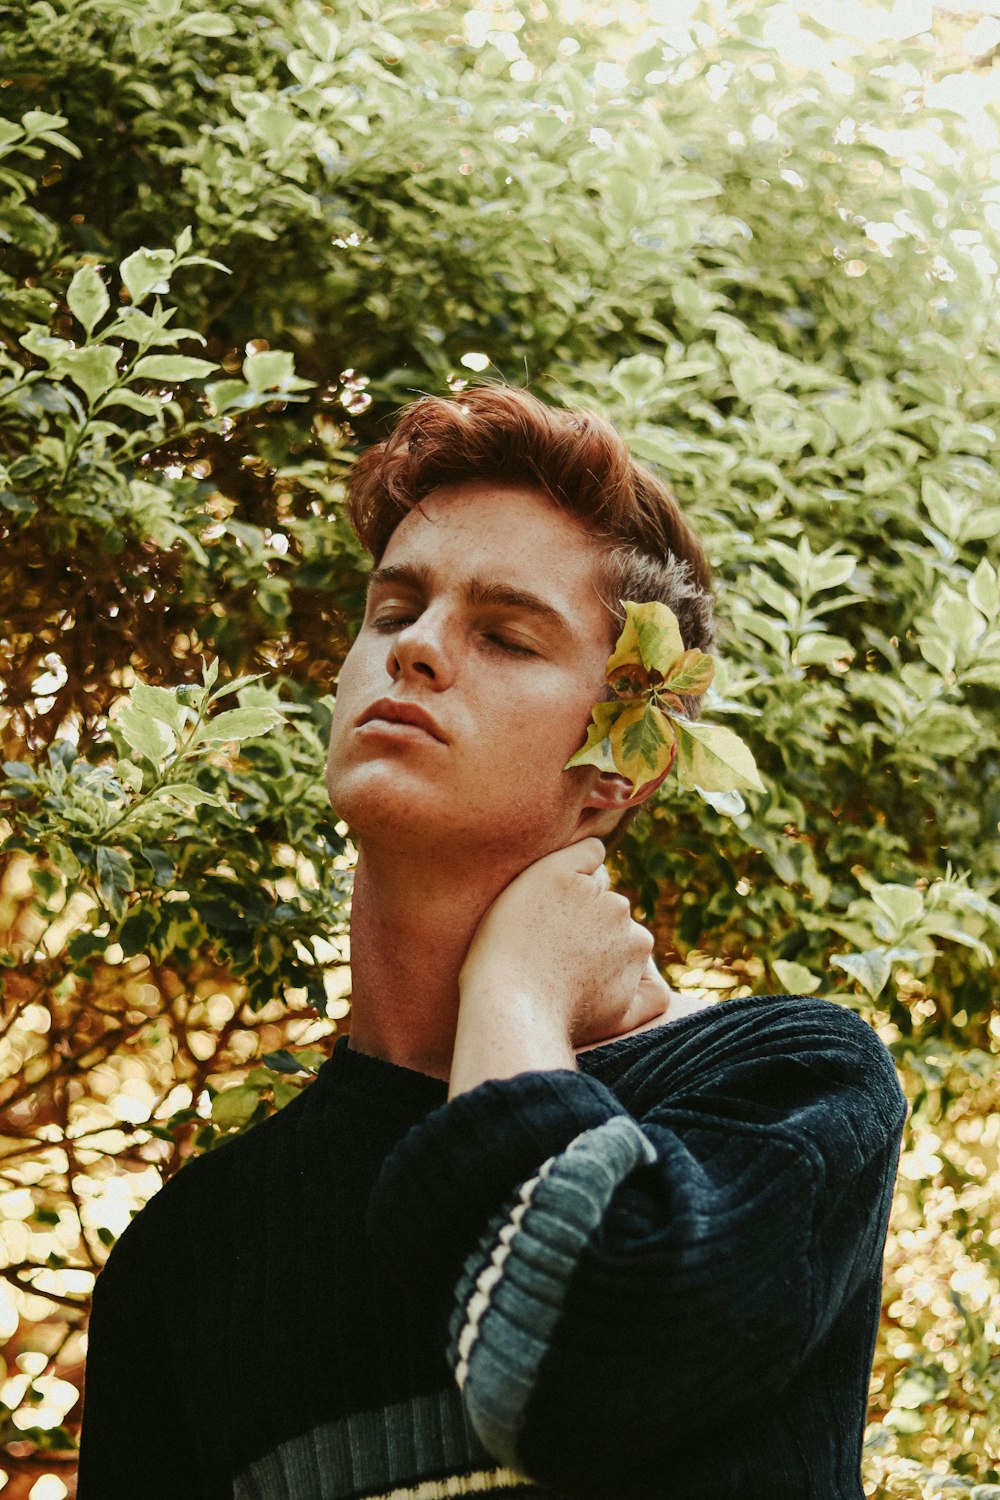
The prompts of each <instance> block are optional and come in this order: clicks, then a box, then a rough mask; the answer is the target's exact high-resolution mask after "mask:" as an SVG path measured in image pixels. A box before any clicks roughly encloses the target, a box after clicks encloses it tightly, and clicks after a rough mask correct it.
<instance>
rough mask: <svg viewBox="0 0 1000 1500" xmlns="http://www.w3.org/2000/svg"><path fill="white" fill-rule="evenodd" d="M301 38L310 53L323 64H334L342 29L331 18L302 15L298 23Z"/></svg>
mask: <svg viewBox="0 0 1000 1500" xmlns="http://www.w3.org/2000/svg"><path fill="white" fill-rule="evenodd" d="M298 32H299V36H300V37H301V38H302V40H303V41H304V42H305V44H306V46H307V47H308V48H309V50H310V52H312V53H314V54H315V56H316V57H318V58H320V59H321V61H323V62H332V61H333V59H334V58H335V57H336V55H337V48H338V47H339V46H340V29H339V27H337V26H336V25H334V23H333V21H332V20H331V19H330V18H329V16H324V15H309V14H306V15H302V16H300V19H299V22H298Z"/></svg>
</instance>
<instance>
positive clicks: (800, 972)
mask: <svg viewBox="0 0 1000 1500" xmlns="http://www.w3.org/2000/svg"><path fill="white" fill-rule="evenodd" d="M771 968H772V969H773V970H774V972H775V974H776V975H777V978H778V983H779V984H781V985H783V986H784V988H785V990H786V992H787V993H788V994H789V995H812V994H815V992H816V991H817V990H818V989H819V987H820V980H819V979H818V978H817V977H816V975H815V974H813V973H811V972H810V970H809V969H807V968H806V967H805V965H804V964H797V963H793V962H792V961H791V960H790V959H787V958H773V959H772V960H771Z"/></svg>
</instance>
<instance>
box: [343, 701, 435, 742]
mask: <svg viewBox="0 0 1000 1500" xmlns="http://www.w3.org/2000/svg"><path fill="white" fill-rule="evenodd" d="M375 719H381V720H383V721H385V722H387V723H389V724H412V725H413V726H414V728H416V729H423V730H424V731H425V733H427V734H429V735H432V736H433V738H434V739H436V740H440V742H441V744H442V745H446V744H447V743H448V741H447V738H446V737H445V735H444V733H443V732H442V730H441V729H440V727H439V726H438V724H437V723H436V722H435V721H434V719H432V718H431V716H430V714H429V713H428V712H427V711H426V709H423V708H421V707H420V706H419V705H418V704H416V703H406V702H403V701H402V700H400V699H398V698H379V700H378V702H377V703H373V704H372V705H371V707H370V708H366V709H365V711H364V713H363V714H362V715H361V718H360V719H359V720H358V728H359V729H360V728H361V727H362V725H364V724H370V723H372V721H373V720H375Z"/></svg>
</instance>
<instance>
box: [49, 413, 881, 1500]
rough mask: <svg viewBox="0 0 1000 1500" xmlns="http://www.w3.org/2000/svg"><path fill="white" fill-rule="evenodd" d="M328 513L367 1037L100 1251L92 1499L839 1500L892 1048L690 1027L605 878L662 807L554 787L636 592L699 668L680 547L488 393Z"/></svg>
mask: <svg viewBox="0 0 1000 1500" xmlns="http://www.w3.org/2000/svg"><path fill="white" fill-rule="evenodd" d="M351 503H352V516H353V519H354V522H355V525H356V527H357V529H358V532H359V535H360V536H361V538H362V540H363V541H365V543H366V544H367V545H368V546H369V547H370V548H371V550H372V551H373V553H374V556H375V562H376V567H375V571H374V572H373V574H372V579H371V585H370V590H369V595H368V602H367V609H366V613H365V618H364V623H363V625H362V628H361V631H360V634H359V635H358V638H357V640H356V642H355V644H354V646H353V647H352V649H351V652H350V654H349V656H348V658H347V661H346V663H345V665H344V669H343V672H342V675H341V679H340V684H339V690H338V698H337V707H336V712H335V715H334V723H333V730H332V734H331V739H330V752H329V760H328V786H329V791H330V797H331V801H332V803H333V806H334V807H335V808H336V809H337V811H338V812H339V813H340V814H341V816H342V817H344V818H345V819H346V820H347V821H348V823H349V824H350V825H351V827H352V829H353V831H354V833H355V836H356V838H357V841H358V847H359V859H358V870H357V878H356V885H355V895H354V901H353V908H352V922H351V942H352V971H353V1000H352V1013H351V1025H350V1037H349V1039H347V1038H341V1039H340V1040H339V1041H338V1042H337V1044H336V1046H335V1048H334V1052H333V1055H332V1057H331V1059H330V1060H329V1061H328V1062H327V1063H326V1064H325V1065H324V1067H323V1068H322V1069H321V1070H320V1074H319V1077H318V1079H317V1080H316V1082H315V1083H314V1084H313V1085H312V1087H311V1088H309V1089H308V1090H307V1091H306V1092H305V1093H304V1094H303V1095H302V1097H301V1098H299V1099H297V1100H296V1101H294V1102H293V1103H292V1104H290V1105H288V1106H287V1107H286V1108H285V1109H284V1110H283V1111H281V1112H280V1113H279V1114H278V1115H276V1116H274V1117H273V1118H272V1119H270V1120H268V1121H266V1122H265V1123H264V1124H262V1125H260V1126H258V1127H256V1128H255V1129H253V1130H251V1131H250V1132H248V1133H247V1134H246V1135H245V1136H243V1137H240V1138H239V1139H237V1140H235V1141H234V1142H232V1143H230V1144H227V1145H226V1146H224V1147H223V1148H221V1149H220V1150H218V1151H216V1152H214V1153H212V1154H211V1155H210V1156H208V1157H205V1158H202V1159H200V1160H198V1161H196V1162H193V1163H192V1164H190V1165H189V1166H188V1167H186V1168H185V1169H184V1171H183V1172H182V1173H181V1174H180V1175H179V1176H178V1177H177V1178H175V1179H173V1180H172V1181H171V1182H170V1183H169V1184H168V1185H167V1186H166V1188H165V1189H164V1191H163V1192H162V1193H160V1194H159V1195H158V1196H157V1197H156V1198H155V1199H154V1200H153V1201H152V1203H151V1204H150V1205H149V1206H148V1207H147V1208H146V1209H145V1210H144V1211H143V1213H142V1214H141V1215H140V1216H139V1217H138V1218H137V1219H136V1221H135V1222H134V1223H133V1225H131V1226H130V1227H129V1229H128V1231H127V1232H126V1233H125V1235H124V1236H123V1237H122V1239H121V1241H120V1243H119V1245H118V1246H117V1247H116V1249H115V1251H114V1253H113V1254H112V1256H111V1258H110V1261H109V1264H108V1266H107V1268H106V1270H105V1271H104V1272H103V1273H102V1275H101V1277H100V1280H99V1283H98V1287H97V1291H96V1294H95V1301H94V1314H93V1323H92V1335H91V1347H90V1357H89V1362H88V1384H87V1392H86V1405H85V1418H84V1436H83V1448H82V1460H81V1469H80V1488H79V1497H80V1500H119V1497H121V1500H125V1497H128V1500H159V1497H163V1500H167V1497H170V1500H174V1497H176V1500H216V1497H223V1496H226V1497H229V1496H232V1497H236V1500H349V1497H350V1500H362V1497H375V1496H379V1497H388V1496H392V1497H394V1500H404V1497H410V1500H437V1497H443V1496H453V1495H455V1496H457V1495H463V1496H486V1495H490V1496H508V1497H512V1496H522V1495H524V1496H527V1495H529V1494H530V1495H552V1496H563V1497H581V1500H583V1497H594V1500H632V1497H634V1500H646V1497H649V1500H652V1497H663V1500H694V1497H696V1496H697V1497H699V1500H701V1497H704V1496H705V1495H713V1496H714V1495H717V1496H720V1497H722V1496H725V1497H734V1500H735V1497H737V1496H738V1497H739V1500H757V1497H760V1500H763V1497H767V1500H808V1497H815V1500H848V1497H850V1500H860V1497H861V1494H862V1491H861V1485H860V1479H859V1464H860V1450H861V1437H862V1430H863V1426H864V1419H865V1410H866V1397H867V1382H868V1377H869V1373H870V1369H871V1360H872V1349H873V1343H874V1337H875V1330H876V1325H877V1320H878V1311H879V1300H880V1298H879V1291H880V1272H881V1258H882V1250H883V1245H884V1239H885V1231H886V1221H887V1217H888V1211H889V1200H890V1195H891V1189H892V1182H893V1176H894V1170H895V1165H896V1159H897V1152H898V1146H899V1138H900V1132H901V1129H902V1123H903V1115H904V1106H903V1100H902V1097H901V1095H900V1091H899V1087H898V1084H897V1082H896V1079H895V1075H894V1073H893V1070H892V1067H891V1064H890V1061H889V1059H888V1056H887V1054H886V1052H885V1050H884V1048H883V1047H882V1046H881V1044H880V1043H879V1041H878V1040H877V1038H876V1037H875V1035H874V1033H873V1032H872V1031H871V1029H870V1028H869V1027H868V1026H867V1025H865V1024H864V1023H862V1022H861V1021H860V1020H858V1018H857V1017H855V1016H854V1015H852V1014H851V1013H850V1012H849V1011H847V1010H845V1009H843V1008H841V1007H839V1006H836V1005H833V1004H830V1003H828V1002H825V1001H821V1000H804V999H796V998H791V997H788V996H779V997H773V998H768V999H742V1000H732V1001H729V1002H726V1003H724V1004H721V1005H717V1006H714V1007H711V1008H708V1009H704V1010H701V1011H700V1012H698V1013H696V1014H687V1013H683V1011H680V1010H679V1008H678V1003H677V998H676V997H675V996H673V995H671V993H670V991H669V990H668V989H667V987H666V986H665V985H664V984H663V982H662V980H661V979H660V978H659V976H658V975H657V973H656V970H655V968H654V966H653V965H652V962H651V958H650V951H651V946H652V944H651V939H650V937H649V935H648V933H646V932H645V931H644V930H643V929H642V928H641V927H640V926H638V925H637V924H636V923H635V922H634V921H633V920H632V917H631V913H630V911H629V907H628V904H627V902H626V901H625V900H624V898H622V897H620V896H617V895H615V894H614V893H613V892H612V891H611V890H610V889H609V883H608V879H607V875H606V873H605V871H604V866H603V862H602V861H603V856H604V842H603V841H604V840H606V839H608V838H609V837H611V836H612V835H613V834H614V833H615V832H616V829H617V828H618V825H619V824H620V823H621V820H622V819H623V817H626V816H628V815H629V814H630V813H631V811H632V810H633V809H634V807H635V806H636V804H637V802H639V801H641V800H644V799H645V798H646V797H647V796H648V795H649V794H650V793H651V792H652V790H653V785H650V786H648V787H644V788H641V789H640V792H639V793H638V795H637V796H633V795H632V794H631V787H630V784H629V783H628V781H626V780H625V779H624V778H621V777H619V776H616V775H612V774H608V773H605V772H600V771H598V770H597V769H596V768H594V767H581V768H577V769H574V770H572V771H568V772H567V771H565V770H564V769H563V768H564V766H565V764H566V761H567V760H568V759H569V757H570V756H571V755H572V753H573V752H574V751H575V750H576V749H577V748H578V747H579V745H580V744H581V742H582V740H583V737H584V732H585V729H586V725H587V723H588V720H589V717H590V712H591V708H592V706H593V704H594V702H595V701H596V700H597V699H598V698H600V697H602V696H604V692H605V686H604V666H605V662H606V660H607V657H608V655H609V653H610V650H611V648H612V646H613V643H614V640H615V638H616V636H617V633H618V629H619V615H618V613H617V611H618V607H619V605H618V601H620V600H621V599H622V598H632V599H648V598H661V599H662V600H663V601H664V602H666V603H667V604H669V606H670V607H671V608H672V609H673V610H674V613H675V614H676V615H677V616H678V619H679V621H680V625H681V631H682V635H683V637H684V642H685V646H687V647H691V646H699V647H701V648H703V649H704V648H705V647H707V646H709V645H710V644H711V623H710V609H709V592H708V569H707V565H706V564H705V562H704V558H703V556H702V554H701V551H700V549H699V547H698V544H697V542H696V540H695V539H694V537H693V536H692V534H691V532H690V531H689V529H688V528H687V526H686V525H685V523H684V521H683V519H682V517H681V516H680V514H679V512H678V510H677V507H676V505H675V504H674V502H673V500H672V499H671V497H670V496H669V494H668V493H667V492H666V491H665V490H664V489H663V487H662V486H661V485H660V484H659V483H658V482H657V481H656V480H655V479H654V478H653V476H652V475H650V474H648V473H647V472H646V471H644V470H643V469H641V468H640V467H639V466H638V465H636V464H635V463H634V462H633V461H632V460H631V459H630V458H629V456H628V453H627V451H626V450H625V448H624V446H623V445H622V443H621V441H620V440H619V439H618V438H617V436H616V435H615V434H614V433H613V431H612V430H611V429H610V428H608V427H607V426H606V424H604V423H601V422H599V421H597V420H595V419H594V418H591V417H585V416H582V415H573V414H570V413H567V412H560V411H555V410H550V409H548V408H546V407H544V406H542V405H541V404H540V403H538V402H536V401H535V400H533V399H532V398H531V397H529V396H527V395H525V394H523V393H520V392H514V391H504V390H498V389H483V390H475V391H470V392H466V393H465V394H464V395H463V396H462V397H461V398H460V399H457V400H454V401H440V400H436V399H427V400H425V401H422V402H419V403H417V404H416V405H415V406H413V407H411V408H409V409H408V410H407V411H406V412H405V413H404V415H403V417H402V419H401V421H400V422H399V424H398V426H397V428H396V430H395V432H394V434H393V436H392V437H391V438H390V439H389V440H388V441H387V442H386V443H384V444H381V445H379V446H378V447H377V448H375V449H373V450H371V451H370V452H369V453H368V454H366V455H365V456H364V458H363V459H362V460H361V461H360V463H359V465H358V467H357V471H356V474H355V477H354V480H353V486H352V502H351Z"/></svg>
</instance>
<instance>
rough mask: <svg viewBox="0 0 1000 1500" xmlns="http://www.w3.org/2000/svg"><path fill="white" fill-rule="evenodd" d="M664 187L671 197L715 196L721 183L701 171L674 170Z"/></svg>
mask: <svg viewBox="0 0 1000 1500" xmlns="http://www.w3.org/2000/svg"><path fill="white" fill-rule="evenodd" d="M664 188H665V191H666V192H667V193H668V194H669V196H670V197H671V198H686V199H695V198H715V197H717V196H718V195H719V194H720V193H721V192H722V185H721V183H719V182H717V181H716V179H715V178H714V177H706V176H705V174H704V173H702V172H675V173H674V175H673V176H672V177H668V178H667V180H666V182H665V183H664Z"/></svg>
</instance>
